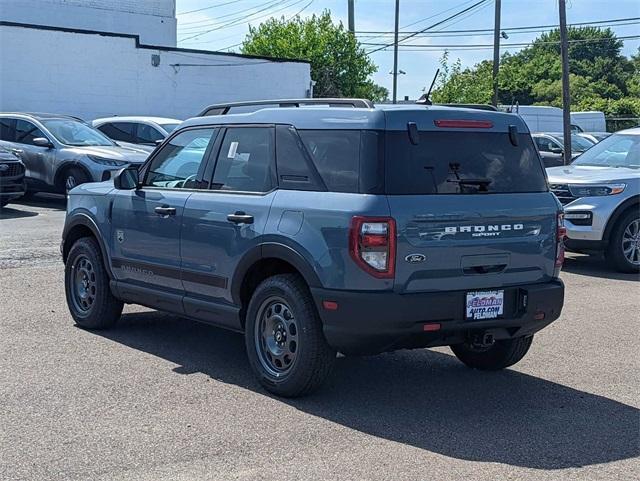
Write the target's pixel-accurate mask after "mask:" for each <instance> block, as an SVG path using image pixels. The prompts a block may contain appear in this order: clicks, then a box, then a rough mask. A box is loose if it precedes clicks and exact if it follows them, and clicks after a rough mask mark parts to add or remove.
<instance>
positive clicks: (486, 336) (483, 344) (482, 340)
mask: <svg viewBox="0 0 640 481" xmlns="http://www.w3.org/2000/svg"><path fill="white" fill-rule="evenodd" d="M495 342H496V340H495V338H494V337H493V334H492V333H490V332H487V331H484V332H477V333H474V334H472V335H471V346H472V347H475V348H487V347H491V346H493V344H494V343H495Z"/></svg>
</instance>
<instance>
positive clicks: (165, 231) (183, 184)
mask: <svg viewBox="0 0 640 481" xmlns="http://www.w3.org/2000/svg"><path fill="white" fill-rule="evenodd" d="M216 134H217V129H215V128H197V129H189V130H184V131H182V132H180V133H179V134H177V135H176V136H174V137H173V138H172V139H171V140H170V141H169V142H167V143H166V144H165V145H164V146H163V147H162V148H161V149H160V150H159V151H158V152H157V153H156V155H154V156H153V158H152V159H151V161H150V164H148V166H146V168H145V169H144V173H143V175H142V185H141V187H140V188H138V189H135V190H122V191H119V192H117V193H116V195H115V198H114V203H113V213H112V219H113V222H112V233H111V245H112V246H113V248H112V252H113V256H112V264H113V271H114V275H115V276H116V278H117V280H118V281H122V282H123V283H125V284H128V285H132V286H137V287H138V288H143V289H149V290H150V295H151V294H153V293H154V292H155V293H157V292H164V293H166V294H174V296H175V297H173V299H176V300H178V299H179V300H180V302H181V297H182V295H183V293H184V289H183V285H182V281H181V280H180V229H181V223H182V216H183V212H184V207H185V203H186V202H187V199H188V198H189V196H191V195H192V193H193V192H194V190H193V189H194V187H196V185H197V182H198V180H199V177H198V176H199V175H200V176H201V175H202V171H203V169H204V164H205V160H206V158H207V156H208V155H209V152H210V147H211V146H212V145H213V141H214V140H215V136H216ZM151 291H153V292H151ZM167 298H168V299H171V297H170V296H167ZM142 303H143V304H144V302H142ZM149 303H151V304H153V302H147V303H146V304H149ZM163 307H164V308H166V309H167V310H176V309H172V308H170V307H169V306H163Z"/></svg>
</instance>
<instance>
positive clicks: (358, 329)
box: [311, 279, 564, 353]
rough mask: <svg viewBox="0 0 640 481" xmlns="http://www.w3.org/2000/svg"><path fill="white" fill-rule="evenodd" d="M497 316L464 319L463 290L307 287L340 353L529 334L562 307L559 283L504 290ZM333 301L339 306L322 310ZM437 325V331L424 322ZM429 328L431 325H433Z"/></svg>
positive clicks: (547, 322)
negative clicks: (479, 334) (488, 335)
mask: <svg viewBox="0 0 640 481" xmlns="http://www.w3.org/2000/svg"><path fill="white" fill-rule="evenodd" d="M504 291H505V306H504V316H503V318H501V319H491V320H483V321H477V320H476V321H468V320H465V318H464V317H465V299H466V298H465V296H466V292H467V291H449V292H430V293H421V294H398V293H395V292H362V291H360V292H357V291H338V290H327V289H321V288H312V289H311V293H312V295H313V298H314V300H315V302H316V306H317V307H318V312H319V313H320V317H321V319H322V321H323V329H324V334H325V337H326V339H327V341H328V342H329V344H330V345H331V346H332V347H334V348H335V349H337V350H338V351H341V352H344V353H378V352H384V351H389V350H394V349H402V348H419V347H434V346H446V345H451V344H457V343H460V342H463V341H464V340H466V339H467V338H468V337H469V336H470V335H472V334H474V333H477V332H482V331H491V333H492V334H493V335H494V338H495V339H497V340H500V339H508V338H513V337H519V336H525V335H530V334H533V333H535V332H537V331H539V330H540V329H542V328H544V327H545V326H547V325H549V324H550V323H551V322H553V321H555V320H556V319H557V318H558V317H559V316H560V312H561V311H562V305H563V302H564V284H563V283H562V281H561V280H559V279H558V280H554V281H552V282H549V283H545V284H531V285H522V286H517V287H507V288H504ZM323 301H334V302H336V303H337V304H338V309H336V310H327V309H325V308H323ZM433 323H437V324H439V325H440V328H439V329H438V330H437V331H429V332H426V331H425V327H424V326H425V324H433ZM432 327H433V326H432Z"/></svg>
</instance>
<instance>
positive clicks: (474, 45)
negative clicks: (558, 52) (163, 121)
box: [176, 0, 640, 99]
mask: <svg viewBox="0 0 640 481" xmlns="http://www.w3.org/2000/svg"><path fill="white" fill-rule="evenodd" d="M478 1H479V0H400V16H399V24H400V32H401V34H400V38H402V37H403V36H406V35H408V34H409V33H403V32H416V31H419V30H421V29H425V28H427V27H429V26H431V25H432V24H434V23H436V22H439V21H442V20H444V19H446V18H447V17H448V16H451V15H453V14H455V13H457V12H459V11H461V10H463V9H465V8H469V7H471V6H473V5H474V4H475V3H477V2H478ZM193 10H199V11H197V12H192V13H186V12H191V11H193ZM323 10H329V11H330V12H331V16H332V17H333V19H334V21H335V22H340V21H341V22H343V23H344V25H345V26H346V25H347V0H217V1H213V0H176V12H177V18H178V46H179V47H184V48H196V49H203V50H213V51H235V52H238V51H239V45H238V44H239V43H240V42H242V40H243V39H244V38H245V35H246V34H247V32H248V26H249V24H251V25H256V26H257V25H259V24H260V23H261V22H264V21H265V20H267V19H268V18H269V17H272V16H275V17H282V16H284V17H285V18H291V17H293V16H295V15H296V14H299V15H300V16H301V17H303V18H304V17H307V16H310V15H312V14H314V13H315V14H318V13H321V12H322V11H323ZM501 11H502V13H501V17H502V19H501V30H505V29H507V30H506V31H505V33H506V34H507V35H508V37H509V38H508V39H501V43H502V48H501V52H506V51H509V52H516V51H518V50H520V49H522V48H523V47H522V46H508V44H510V43H515V44H526V43H529V42H531V41H532V40H533V39H535V38H536V37H537V36H539V35H540V34H541V33H542V31H545V30H549V28H545V27H546V26H549V25H557V24H558V0H502V9H501ZM394 12H395V0H355V30H356V32H357V37H358V40H359V41H360V42H361V43H362V44H363V47H364V48H365V49H366V50H367V51H369V50H374V49H378V48H380V47H379V46H378V45H367V44H380V45H382V46H384V45H388V44H391V43H392V42H393V35H392V34H382V35H380V34H379V33H370V32H392V31H393V28H394ZM632 17H640V0H567V23H568V24H574V23H581V22H603V21H607V20H618V19H625V18H632ZM493 25H494V0H486V1H485V2H484V3H482V4H480V5H478V6H477V7H475V8H473V9H471V10H469V11H468V12H467V13H465V14H463V15H461V16H459V17H456V18H454V19H452V20H449V21H448V22H446V23H443V24H442V25H440V26H437V27H434V28H432V29H430V30H429V32H438V31H441V32H442V33H439V34H437V33H436V34H430V35H429V36H416V37H414V38H412V39H408V40H406V41H405V42H403V44H405V45H410V44H412V43H413V44H418V45H428V47H411V46H407V47H402V48H401V49H400V51H399V56H398V69H399V70H402V71H404V72H406V74H403V75H399V77H398V98H399V99H402V98H403V97H404V96H409V98H411V99H416V98H418V97H419V96H420V95H421V94H422V92H423V89H424V88H425V87H426V88H428V87H429V85H430V83H431V81H432V79H433V76H434V75H435V72H436V69H437V68H438V67H439V60H440V58H441V57H442V54H443V53H444V51H445V50H448V51H449V58H450V60H455V59H458V58H459V59H460V60H461V62H462V64H463V66H472V65H474V64H476V63H478V62H480V61H482V60H485V59H491V58H492V56H493V50H492V47H488V48H487V47H485V46H486V45H489V46H490V45H492V44H493V33H492V31H489V30H491V29H493ZM601 25H605V26H610V27H611V29H612V30H613V31H614V32H615V33H616V34H617V35H618V36H620V37H622V36H640V20H635V21H627V22H618V23H615V22H613V23H602V24H601ZM512 27H534V28H530V29H527V30H520V31H518V30H511V31H510V30H508V29H509V28H512ZM478 29H481V30H485V29H487V31H486V32H457V31H460V30H478ZM447 31H452V32H447ZM432 45H433V46H432ZM465 45H466V46H467V47H464V46H465ZM638 47H640V38H635V39H627V40H624V49H623V54H625V55H627V56H629V55H631V54H634V53H636V52H637V51H638ZM370 56H371V59H372V60H373V61H374V63H375V64H376V65H377V66H378V72H377V73H375V74H374V75H373V80H374V81H375V82H376V83H378V84H380V85H383V86H384V87H386V88H388V89H389V91H390V92H391V87H392V75H390V72H391V71H392V70H393V49H392V48H387V49H383V50H380V51H378V52H374V53H371V55H370Z"/></svg>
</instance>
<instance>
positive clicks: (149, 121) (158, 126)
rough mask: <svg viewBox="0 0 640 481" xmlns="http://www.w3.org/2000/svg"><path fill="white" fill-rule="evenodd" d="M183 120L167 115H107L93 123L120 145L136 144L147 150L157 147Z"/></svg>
mask: <svg viewBox="0 0 640 481" xmlns="http://www.w3.org/2000/svg"><path fill="white" fill-rule="evenodd" d="M181 123H182V120H178V119H171V118H166V117H143V116H135V117H107V118H102V119H95V120H94V121H93V122H92V125H93V126H94V127H95V128H96V129H98V130H100V131H101V132H102V133H103V134H105V135H106V136H107V137H109V138H110V139H112V140H115V141H116V142H118V143H119V144H120V145H123V144H125V146H127V147H131V145H126V144H136V145H137V146H138V148H142V149H144V150H146V151H149V152H150V151H152V150H153V149H155V147H156V145H157V144H158V142H159V141H162V140H164V139H165V138H166V137H167V136H168V135H169V134H170V133H171V132H173V130H174V129H175V128H176V127H177V126H178V125H180V124H181Z"/></svg>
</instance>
